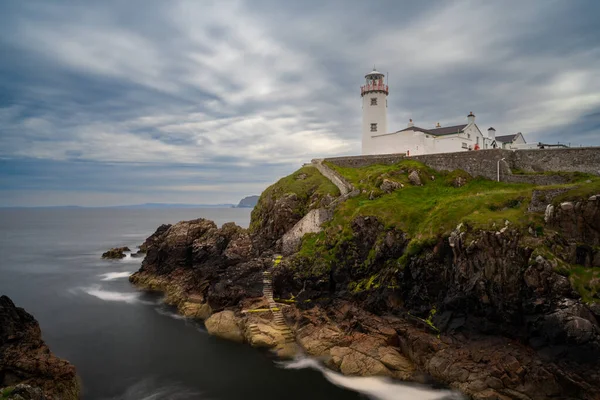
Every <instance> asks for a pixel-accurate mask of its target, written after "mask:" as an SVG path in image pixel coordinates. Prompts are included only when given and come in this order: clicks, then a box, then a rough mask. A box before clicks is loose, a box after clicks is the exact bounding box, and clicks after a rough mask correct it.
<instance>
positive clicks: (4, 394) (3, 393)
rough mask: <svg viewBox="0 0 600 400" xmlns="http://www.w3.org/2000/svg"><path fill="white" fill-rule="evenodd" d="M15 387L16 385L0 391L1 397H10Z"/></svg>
mask: <svg viewBox="0 0 600 400" xmlns="http://www.w3.org/2000/svg"><path fill="white" fill-rule="evenodd" d="M14 390H15V388H14V387H7V388H4V389H2V390H1V391H0V399H2V400H4V399H8V396H10V395H11V394H12V392H14Z"/></svg>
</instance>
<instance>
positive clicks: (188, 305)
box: [178, 301, 212, 320]
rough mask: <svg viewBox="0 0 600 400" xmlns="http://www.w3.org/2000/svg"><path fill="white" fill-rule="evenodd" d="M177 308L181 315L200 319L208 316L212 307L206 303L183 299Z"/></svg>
mask: <svg viewBox="0 0 600 400" xmlns="http://www.w3.org/2000/svg"><path fill="white" fill-rule="evenodd" d="M178 310H179V312H180V313H181V315H183V316H185V317H188V318H194V319H201V320H205V319H207V318H209V317H210V315H211V313H212V309H211V308H210V306H209V305H208V304H206V303H195V302H190V301H184V302H183V303H181V305H180V306H179V307H178Z"/></svg>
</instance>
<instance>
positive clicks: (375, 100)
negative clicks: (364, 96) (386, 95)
mask: <svg viewBox="0 0 600 400" xmlns="http://www.w3.org/2000/svg"><path fill="white" fill-rule="evenodd" d="M371 105H372V106H376V105H377V97H371Z"/></svg>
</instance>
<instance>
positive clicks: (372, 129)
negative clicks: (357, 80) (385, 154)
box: [360, 68, 388, 154]
mask: <svg viewBox="0 0 600 400" xmlns="http://www.w3.org/2000/svg"><path fill="white" fill-rule="evenodd" d="M383 78H384V75H383V74H382V73H381V72H377V71H376V70H375V69H374V68H373V71H372V72H370V73H368V74H367V75H365V79H366V84H365V85H363V86H361V87H360V95H361V97H362V109H363V123H362V154H374V152H375V146H374V143H373V142H374V141H373V139H372V136H376V135H383V134H386V133H388V132H387V96H388V85H386V84H385V83H384V81H383Z"/></svg>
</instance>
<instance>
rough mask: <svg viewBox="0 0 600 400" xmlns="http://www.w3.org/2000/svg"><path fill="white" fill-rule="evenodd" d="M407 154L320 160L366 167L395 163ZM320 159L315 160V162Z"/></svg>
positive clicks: (348, 165) (346, 165) (340, 165)
mask: <svg viewBox="0 0 600 400" xmlns="http://www.w3.org/2000/svg"><path fill="white" fill-rule="evenodd" d="M405 156H406V154H405V153H398V154H381V155H372V156H347V157H331V158H325V159H323V160H320V161H329V162H330V163H332V164H335V165H337V166H338V167H353V168H359V167H366V166H369V165H373V164H395V163H397V162H398V161H400V160H403V159H404V157H405ZM315 161H319V160H313V162H315Z"/></svg>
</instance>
